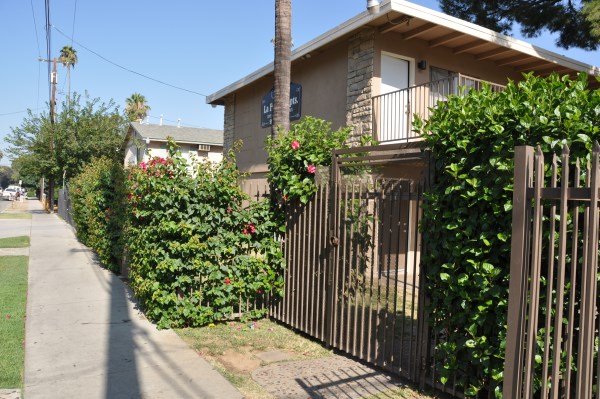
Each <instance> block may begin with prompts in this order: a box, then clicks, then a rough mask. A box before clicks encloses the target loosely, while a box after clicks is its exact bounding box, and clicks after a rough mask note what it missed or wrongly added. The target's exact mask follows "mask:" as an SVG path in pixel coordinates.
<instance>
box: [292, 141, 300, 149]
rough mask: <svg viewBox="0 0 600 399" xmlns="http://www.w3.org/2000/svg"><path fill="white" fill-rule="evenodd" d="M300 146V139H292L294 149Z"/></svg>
mask: <svg viewBox="0 0 600 399" xmlns="http://www.w3.org/2000/svg"><path fill="white" fill-rule="evenodd" d="M298 148H300V142H299V141H298V140H294V141H292V150H297V149H298Z"/></svg>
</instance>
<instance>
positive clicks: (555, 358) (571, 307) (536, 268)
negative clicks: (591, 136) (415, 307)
mask: <svg viewBox="0 0 600 399" xmlns="http://www.w3.org/2000/svg"><path fill="white" fill-rule="evenodd" d="M590 155H591V156H590V161H591V162H588V164H587V165H586V166H583V165H582V166H581V167H580V164H579V161H577V162H576V163H575V165H573V163H574V162H573V160H572V159H570V154H569V148H568V147H566V146H565V147H564V148H563V153H562V156H561V157H560V159H559V158H558V157H557V156H556V155H555V156H554V157H553V160H552V165H551V166H550V167H545V163H544V154H543V153H542V151H541V150H540V148H539V147H538V149H537V150H536V151H535V152H534V149H533V148H532V147H526V146H521V147H516V148H515V183H514V193H513V196H514V197H513V230H512V243H511V245H512V253H511V265H510V286H509V302H508V330H507V338H506V360H505V366H504V389H503V390H504V397H505V398H510V399H513V398H515V399H516V398H519V399H520V398H578V399H591V398H592V397H595V398H598V396H599V388H598V382H599V378H600V360H599V357H598V335H599V331H600V328H599V324H600V320H599V318H598V306H599V302H598V300H599V299H598V295H597V292H598V252H599V241H598V234H599V229H600V217H599V206H600V146H599V145H598V143H597V142H596V143H595V144H594V148H593V151H592V153H591V154H590ZM573 166H574V167H573ZM570 167H573V168H572V171H569V169H570ZM548 177H549V178H548ZM546 183H549V184H548V186H546Z"/></svg>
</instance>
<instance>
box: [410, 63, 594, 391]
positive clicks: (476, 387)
mask: <svg viewBox="0 0 600 399" xmlns="http://www.w3.org/2000/svg"><path fill="white" fill-rule="evenodd" d="M599 121H600V91H598V90H595V91H591V90H589V89H588V87H587V76H586V75H585V74H582V75H580V76H579V77H578V78H577V79H576V80H570V79H569V78H568V77H563V78H562V79H561V78H559V77H558V76H556V75H552V76H550V77H548V78H546V79H543V78H538V77H534V76H532V75H527V76H526V77H525V79H524V80H523V81H522V82H519V83H513V82H511V83H509V84H508V86H507V87H506V90H505V91H503V92H500V93H494V92H492V91H491V90H490V89H489V88H484V89H483V90H481V91H470V92H469V93H468V95H465V96H454V97H450V98H448V101H447V102H446V104H445V106H443V107H438V108H436V109H435V111H434V112H433V114H432V116H431V118H430V119H429V120H428V121H427V122H426V123H425V124H424V125H420V126H419V128H421V129H422V131H423V133H424V137H425V141H426V145H427V147H428V148H429V149H431V151H432V154H433V158H434V159H435V164H434V166H433V168H434V174H435V181H434V182H433V184H432V187H431V191H430V192H429V193H427V195H426V201H425V205H424V210H423V212H424V213H423V223H422V232H423V239H424V242H426V243H427V250H428V251H427V253H426V254H424V255H423V256H422V263H423V265H425V266H426V268H427V290H428V292H429V293H430V295H431V306H430V309H431V311H432V313H431V321H432V324H433V325H434V329H435V331H436V332H437V333H439V334H442V336H443V337H444V340H443V342H442V343H441V344H439V345H438V347H437V349H438V351H439V353H440V354H441V357H440V360H441V362H442V363H441V364H442V366H441V370H439V371H440V372H441V376H442V381H447V380H448V379H450V378H452V376H453V375H454V374H455V373H456V378H457V379H456V382H457V383H458V385H459V386H462V387H463V389H464V391H465V393H466V394H467V395H468V396H475V395H478V394H479V395H481V396H485V394H486V392H485V391H487V390H494V391H495V392H496V394H497V395H498V396H500V395H501V392H500V386H501V382H502V371H503V362H504V344H505V339H506V323H507V310H508V309H507V307H508V306H507V303H508V278H509V265H510V235H511V210H512V191H513V166H514V165H513V159H514V147H515V146H517V145H540V146H541V148H542V150H543V152H544V153H545V154H550V153H559V152H560V149H561V147H562V145H563V144H568V145H569V147H570V149H571V154H573V155H575V157H580V158H583V157H586V156H587V155H588V153H589V151H590V150H591V148H592V144H593V141H594V140H597V139H598V138H600V132H599V127H600V123H599Z"/></svg>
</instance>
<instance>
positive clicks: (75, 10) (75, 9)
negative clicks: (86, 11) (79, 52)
mask: <svg viewBox="0 0 600 399" xmlns="http://www.w3.org/2000/svg"><path fill="white" fill-rule="evenodd" d="M76 14H77V0H75V8H74V9H73V27H72V28H71V46H73V38H74V37H75V16H76Z"/></svg>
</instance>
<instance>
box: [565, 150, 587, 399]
mask: <svg viewBox="0 0 600 399" xmlns="http://www.w3.org/2000/svg"><path fill="white" fill-rule="evenodd" d="M587 176H589V174H588V175H587ZM580 181H581V169H580V165H579V159H577V161H576V164H575V184H574V186H575V187H577V188H579V186H580ZM579 208H580V207H579V205H578V204H575V205H574V206H573V236H572V238H571V278H570V282H571V289H570V291H569V316H568V317H567V320H568V323H569V324H568V330H567V342H566V346H567V347H566V353H567V360H566V365H565V391H564V392H565V395H568V394H569V393H570V392H571V359H572V356H573V338H574V337H573V334H574V331H575V328H574V326H575V302H576V300H577V296H576V295H577V266H578V261H579V259H578V254H577V252H578V251H577V249H578V248H579Z"/></svg>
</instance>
